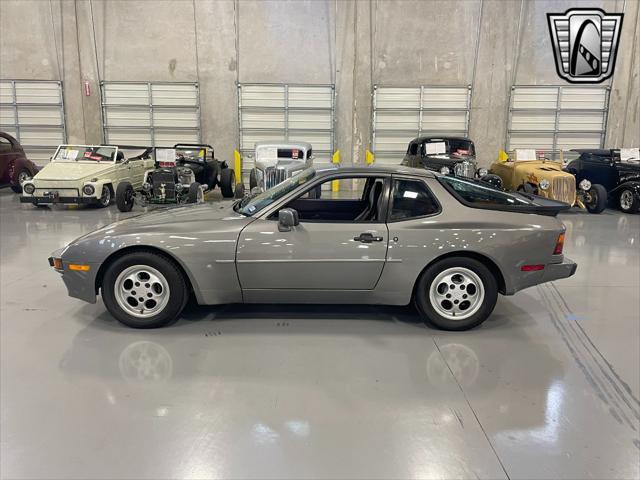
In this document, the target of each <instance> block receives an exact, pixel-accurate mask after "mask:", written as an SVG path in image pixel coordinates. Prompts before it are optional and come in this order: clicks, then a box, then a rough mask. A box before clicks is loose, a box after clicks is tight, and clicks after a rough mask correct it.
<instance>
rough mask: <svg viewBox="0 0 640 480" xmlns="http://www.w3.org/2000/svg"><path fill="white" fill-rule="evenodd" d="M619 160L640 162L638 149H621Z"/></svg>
mask: <svg viewBox="0 0 640 480" xmlns="http://www.w3.org/2000/svg"><path fill="white" fill-rule="evenodd" d="M620 160H622V161H623V162H624V161H625V160H640V148H621V149H620Z"/></svg>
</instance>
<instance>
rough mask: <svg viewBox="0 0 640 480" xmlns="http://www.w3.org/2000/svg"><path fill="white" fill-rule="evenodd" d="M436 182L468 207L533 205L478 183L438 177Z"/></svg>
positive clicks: (520, 198) (523, 199)
mask: <svg viewBox="0 0 640 480" xmlns="http://www.w3.org/2000/svg"><path fill="white" fill-rule="evenodd" d="M438 180H439V181H440V183H442V185H443V186H444V187H445V188H446V189H447V190H449V192H450V193H451V194H452V195H453V196H454V197H456V198H457V199H458V200H459V201H460V202H462V203H463V204H465V205H468V206H472V207H478V208H483V207H487V208H491V207H504V206H508V207H514V208H517V207H519V206H529V205H534V203H533V202H530V201H529V200H527V199H525V198H522V197H517V196H515V195H511V194H510V193H507V192H503V191H500V190H497V189H495V188H492V187H490V186H485V185H482V184H480V183H476V182H469V181H467V180H461V179H459V178H456V177H449V176H442V177H438Z"/></svg>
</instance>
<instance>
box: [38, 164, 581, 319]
mask: <svg viewBox="0 0 640 480" xmlns="http://www.w3.org/2000/svg"><path fill="white" fill-rule="evenodd" d="M333 180H340V182H341V184H342V186H343V187H347V188H346V189H344V190H343V191H341V192H340V194H339V195H338V196H337V197H336V196H335V195H336V194H332V193H329V192H327V191H326V189H324V190H322V189H320V190H322V191H323V195H324V196H325V197H327V198H317V195H316V192H317V190H318V187H319V186H321V185H322V184H324V183H327V182H331V181H333ZM566 208H569V206H568V205H566V204H564V203H560V202H556V201H552V200H547V199H544V198H539V197H535V196H532V195H521V194H512V193H506V192H502V191H499V190H495V189H493V188H491V187H490V186H487V185H484V184H482V183H479V182H475V181H473V180H466V179H460V178H456V177H450V176H443V175H440V174H438V173H434V172H430V171H426V170H422V169H420V170H419V169H413V168H408V167H402V166H393V167H386V168H385V167H377V166H376V167H369V168H335V169H328V170H322V171H317V170H314V169H313V168H308V169H306V170H303V171H302V172H300V173H299V174H298V175H296V176H294V177H291V178H289V179H287V180H286V181H285V182H283V183H281V184H279V185H277V186H275V187H274V188H271V189H269V190H267V191H265V192H262V193H259V194H254V195H253V196H249V197H245V198H244V199H242V200H238V201H236V202H234V203H230V202H229V203H208V204H199V205H189V206H185V207H179V208H171V209H164V210H160V211H156V212H154V213H150V214H145V215H140V216H137V217H133V218H130V219H127V220H124V221H120V222H117V223H114V224H112V225H109V226H107V227H104V228H101V229H100V230H97V231H95V232H92V233H90V234H88V235H85V236H83V237H81V238H79V239H77V240H76V241H74V242H72V243H71V244H69V245H68V246H67V247H66V248H64V249H61V250H59V251H57V252H54V253H53V254H52V256H51V257H50V258H49V263H50V264H51V266H53V267H54V268H55V269H56V270H57V271H59V272H60V273H61V274H62V279H63V281H64V283H65V284H66V286H67V289H68V291H69V295H70V296H72V297H76V298H80V299H82V300H85V301H87V302H91V303H95V302H96V296H97V294H98V293H101V294H102V299H103V301H104V303H105V305H106V307H107V310H109V312H110V313H111V314H112V315H113V316H114V317H115V318H117V319H118V320H119V321H120V322H122V323H124V324H126V325H128V326H131V327H137V328H151V327H160V326H163V325H167V324H169V323H171V322H173V321H175V320H176V319H177V318H178V317H179V315H180V313H181V311H182V309H183V308H184V306H185V304H186V303H187V300H188V299H189V298H190V296H194V297H195V299H196V301H197V302H198V303H200V304H206V305H213V304H222V303H242V302H243V303H334V304H335V303H342V304H388V305H407V304H409V303H410V302H414V303H415V305H416V307H417V310H418V312H419V313H420V315H421V317H422V318H423V319H424V320H425V321H427V322H428V323H430V324H432V325H435V326H437V327H439V328H442V329H448V330H465V329H469V328H473V327H475V326H477V325H479V324H480V323H482V322H483V321H484V320H485V319H486V318H487V317H488V316H489V315H490V314H491V312H492V310H493V308H494V306H495V304H496V300H497V296H498V293H502V294H503V295H512V294H514V293H515V292H517V291H519V290H522V289H523V288H527V287H530V286H532V285H536V284H539V283H543V282H548V281H551V280H557V279H561V278H566V277H569V276H571V275H573V274H574V273H575V271H576V264H575V263H574V262H572V261H570V260H568V259H566V258H564V256H563V254H562V246H563V242H564V232H565V228H564V225H563V224H562V223H561V222H560V221H558V220H557V219H556V218H555V216H556V215H557V213H558V212H559V211H560V210H564V209H566Z"/></svg>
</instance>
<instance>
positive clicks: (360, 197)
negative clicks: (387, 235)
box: [270, 177, 385, 223]
mask: <svg viewBox="0 0 640 480" xmlns="http://www.w3.org/2000/svg"><path fill="white" fill-rule="evenodd" d="M332 180H333V179H329V180H326V181H325V182H324V183H322V184H320V185H315V186H313V187H310V188H309V189H308V190H307V191H305V192H304V193H303V194H301V195H300V196H298V197H297V198H296V199H295V200H292V201H291V202H289V203H288V204H287V205H286V206H285V208H293V209H295V210H296V211H297V212H298V216H299V218H300V221H301V222H357V223H372V222H381V221H382V218H383V215H384V204H385V198H384V191H385V190H384V184H385V178H384V177H347V178H345V177H342V178H340V184H341V187H343V188H342V189H341V190H340V191H339V192H331V189H330V188H328V185H330V183H331V182H332ZM323 186H325V188H322V187H323ZM277 216H278V214H277V213H275V214H274V215H273V216H272V217H270V218H272V219H276V218H277Z"/></svg>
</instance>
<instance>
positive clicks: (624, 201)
mask: <svg viewBox="0 0 640 480" xmlns="http://www.w3.org/2000/svg"><path fill="white" fill-rule="evenodd" d="M632 205H633V193H632V192H631V191H629V190H625V191H624V192H622V193H621V194H620V208H621V209H622V210H625V211H627V210H631V206H632Z"/></svg>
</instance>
